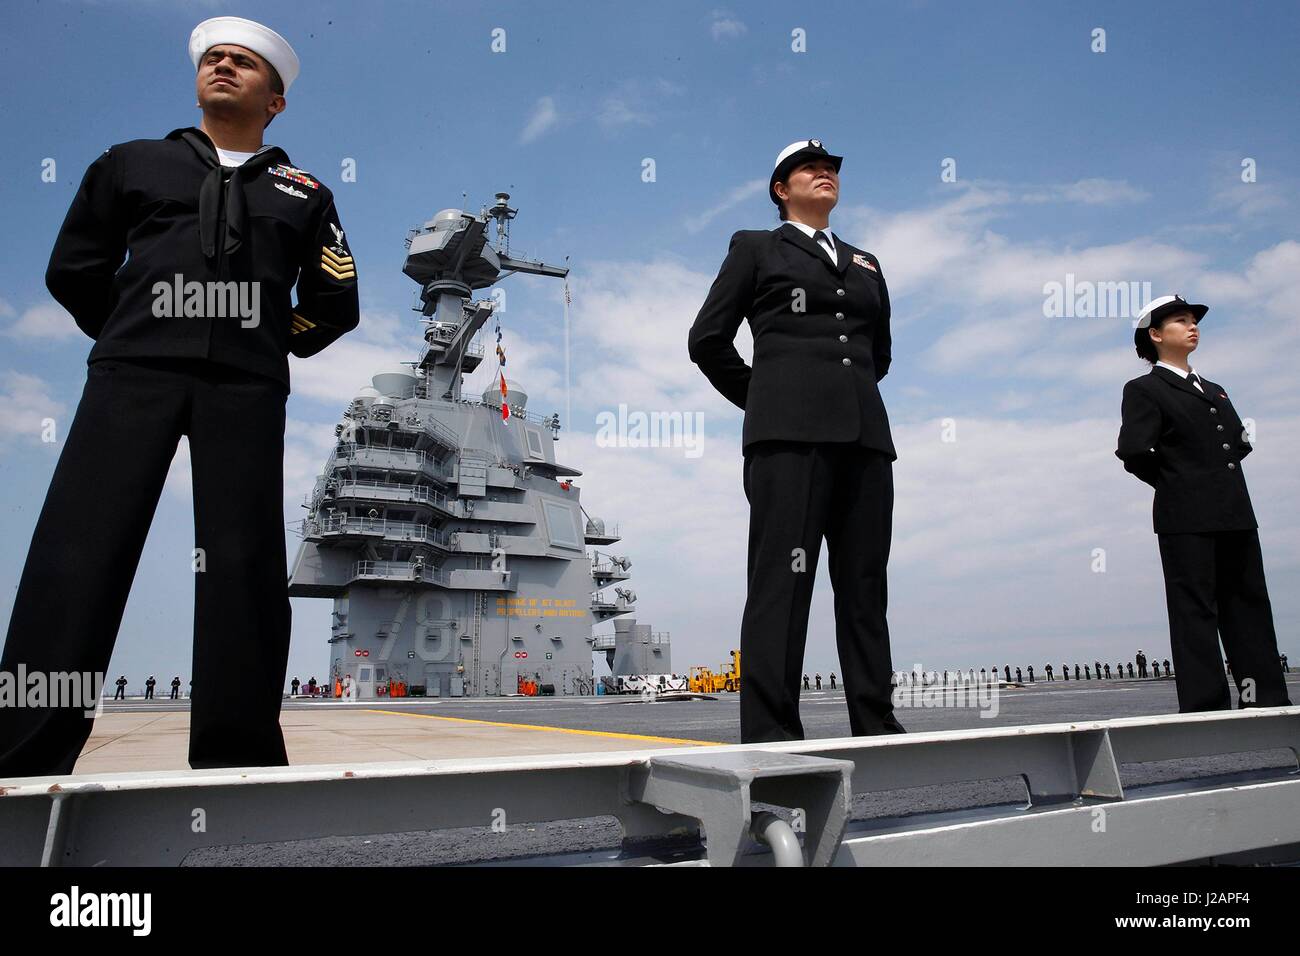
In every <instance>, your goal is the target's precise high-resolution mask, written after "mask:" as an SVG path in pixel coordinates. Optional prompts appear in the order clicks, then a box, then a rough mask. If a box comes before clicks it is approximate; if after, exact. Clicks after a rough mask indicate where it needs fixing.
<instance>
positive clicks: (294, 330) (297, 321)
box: [289, 312, 316, 335]
mask: <svg viewBox="0 0 1300 956" xmlns="http://www.w3.org/2000/svg"><path fill="white" fill-rule="evenodd" d="M314 328H316V323H315V322H313V321H311V320H310V319H304V318H303V317H302V316H301V315H299V314H298V313H297V312H295V313H294V314H293V320H292V323H291V324H290V326H289V334H290V335H297V334H298V333H299V332H306V331H307V330H308V329H314Z"/></svg>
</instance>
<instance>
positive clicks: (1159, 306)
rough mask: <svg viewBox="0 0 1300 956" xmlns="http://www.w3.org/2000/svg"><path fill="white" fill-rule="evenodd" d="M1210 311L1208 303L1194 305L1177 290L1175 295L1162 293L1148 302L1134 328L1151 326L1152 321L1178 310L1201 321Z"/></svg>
mask: <svg viewBox="0 0 1300 956" xmlns="http://www.w3.org/2000/svg"><path fill="white" fill-rule="evenodd" d="M1209 311H1210V307H1209V306H1208V305H1193V304H1192V303H1190V302H1188V301H1187V300H1186V299H1184V298H1183V297H1182V296H1181V295H1179V294H1178V293H1177V292H1175V293H1174V294H1173V295H1162V296H1161V297H1160V298H1158V299H1152V300H1151V301H1150V302H1148V303H1147V307H1146V308H1145V309H1143V310H1142V312H1141V313H1140V314H1139V315H1138V319H1137V325H1136V326H1134V328H1138V329H1146V328H1150V327H1151V323H1152V322H1158V321H1159V320H1161V319H1163V318H1164V317H1165V316H1166V315H1173V314H1175V313H1177V312H1190V313H1192V315H1194V316H1196V321H1197V322H1199V321H1201V319H1203V318H1205V313H1206V312H1209Z"/></svg>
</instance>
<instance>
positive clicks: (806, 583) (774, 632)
mask: <svg viewBox="0 0 1300 956" xmlns="http://www.w3.org/2000/svg"><path fill="white" fill-rule="evenodd" d="M744 485H745V496H746V497H747V498H748V499H749V505H750V518H749V562H748V595H747V597H746V600H745V612H744V617H743V619H742V621H741V629H740V654H741V669H742V674H743V677H742V681H741V692H740V740H741V743H757V742H760V741H776V740H802V739H803V737H804V732H803V723H802V722H801V721H800V719H799V689H800V686H801V682H802V671H803V658H804V645H805V643H806V641H807V636H808V609H809V607H810V606H811V604H812V592H813V583H814V578H815V577H816V573H817V563H818V559H819V557H820V554H821V541H822V537H823V536H825V538H826V545H827V550H828V553H829V563H830V567H829V570H830V578H831V585H832V587H833V588H834V591H835V641H836V645H837V648H838V650H839V659H840V671H841V674H842V675H843V678H844V680H843V683H844V694H845V698H846V700H847V702H848V708H849V727H850V730H851V732H852V734H853V735H854V736H864V735H869V734H883V733H902V732H903V727H902V725H901V724H899V722H898V720H897V719H896V718H895V716H894V711H893V701H892V699H891V694H892V692H893V680H892V678H893V672H894V668H893V664H892V661H891V659H890V653H889V627H888V624H887V623H886V620H885V606H886V598H887V588H886V576H885V566H886V564H887V563H888V560H889V544H890V536H891V533H892V529H893V511H894V478H893V462H892V461H891V460H890V459H889V458H888V456H886V455H884V454H883V453H881V452H879V451H876V450H874V449H871V448H866V447H862V446H860V445H858V444H856V443H853V442H798V441H775V440H769V441H759V442H754V443H753V444H752V445H750V447H749V449H748V450H747V451H746V454H745V473H744Z"/></svg>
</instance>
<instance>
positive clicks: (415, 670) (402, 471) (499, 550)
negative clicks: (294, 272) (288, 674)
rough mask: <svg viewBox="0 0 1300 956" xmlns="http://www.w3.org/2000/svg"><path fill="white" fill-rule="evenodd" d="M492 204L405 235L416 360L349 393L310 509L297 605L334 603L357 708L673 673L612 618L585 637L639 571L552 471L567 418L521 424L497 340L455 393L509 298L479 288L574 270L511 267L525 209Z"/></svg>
mask: <svg viewBox="0 0 1300 956" xmlns="http://www.w3.org/2000/svg"><path fill="white" fill-rule="evenodd" d="M496 199H497V201H496V204H495V205H494V206H492V207H490V208H486V209H484V210H483V211H482V212H481V213H480V214H479V215H478V216H474V215H472V214H469V213H466V212H463V211H461V210H459V209H444V210H443V211H441V212H439V213H438V214H437V215H436V216H434V218H433V219H432V220H430V221H429V222H427V223H425V224H424V226H423V227H422V228H419V229H416V230H414V231H413V232H412V233H411V235H410V236H409V237H408V239H407V246H408V253H407V257H406V262H405V265H404V266H403V269H402V271H403V272H404V273H405V274H406V275H407V276H409V277H410V278H411V279H413V280H415V281H416V282H417V283H418V284H419V285H420V306H419V311H420V312H421V314H422V316H423V319H422V321H423V323H424V325H425V330H424V348H423V351H422V353H421V355H420V357H419V359H418V361H415V362H409V363H401V364H398V365H396V366H394V367H392V368H389V369H386V370H383V371H380V372H378V373H377V374H375V375H374V376H373V378H372V380H371V384H370V385H367V386H365V387H363V388H361V389H360V390H359V391H358V392H357V394H356V397H355V398H354V399H353V400H352V402H351V404H350V405H349V406H348V408H347V410H346V411H345V412H344V415H343V418H342V421H340V422H339V424H338V425H337V426H336V428H335V434H336V436H337V442H336V444H335V447H334V450H333V452H332V454H331V455H330V457H329V460H328V461H327V462H326V464H325V468H324V471H323V472H322V473H321V475H320V476H319V477H318V478H317V480H316V484H315V487H314V488H313V489H312V491H311V493H310V494H308V495H307V497H306V500H305V501H304V503H303V504H304V507H305V508H306V509H307V517H306V518H305V519H303V521H302V525H301V534H302V538H303V540H302V545H301V547H300V548H299V551H298V555H297V557H296V559H295V561H294V566H293V571H292V574H291V576H290V580H289V594H290V595H291V596H294V597H328V598H332V599H333V601H334V611H333V621H332V625H331V634H330V637H329V643H330V675H331V676H330V681H331V685H332V684H333V681H334V679H335V678H338V679H340V680H341V679H342V678H343V677H344V676H345V675H350V676H351V678H352V683H353V686H354V687H355V692H356V694H357V696H359V697H374V696H376V695H381V694H384V693H386V692H387V691H388V689H389V687H390V686H393V685H396V684H403V685H406V687H407V688H408V690H409V692H411V693H414V694H421V693H422V694H424V695H425V696H444V697H445V696H451V697H458V696H495V695H507V694H516V693H519V692H520V691H521V688H522V689H523V690H525V691H527V692H536V693H540V694H552V693H553V694H555V695H560V696H562V695H572V694H590V693H592V692H593V691H594V678H593V660H592V654H593V650H594V651H596V652H597V653H604V654H606V655H607V656H608V657H609V659H610V660H611V661H613V660H614V659H615V658H617V659H619V660H620V661H621V660H629V661H636V662H637V663H638V664H639V665H640V666H649V665H648V664H647V662H650V663H652V664H653V665H654V667H655V668H656V670H655V671H654V672H655V673H660V674H663V673H668V672H669V671H670V670H671V662H670V646H669V642H668V639H667V637H666V635H661V634H653V633H651V632H650V629H649V626H648V625H639V626H637V625H635V624H634V622H633V621H631V620H630V619H622V620H618V621H615V622H614V623H615V624H616V629H615V630H616V633H615V635H613V641H612V642H611V641H610V640H609V638H608V637H605V638H602V639H601V642H600V643H599V644H597V643H596V641H597V639H596V638H595V637H594V636H593V634H592V628H593V626H595V625H597V624H600V623H601V622H603V621H606V620H610V619H613V618H618V617H620V616H622V615H626V614H629V613H631V612H632V611H633V610H635V601H636V595H635V593H634V592H632V591H631V590H630V589H628V588H626V587H625V586H624V584H625V582H626V581H627V580H628V578H629V577H630V573H629V570H628V569H629V567H630V564H631V562H630V561H628V559H627V558H626V557H624V556H620V555H614V554H609V553H605V552H601V551H599V550H595V551H593V553H592V554H588V551H587V548H588V546H593V547H595V548H601V547H606V546H609V545H612V544H614V543H615V542H617V541H618V540H619V536H618V532H617V529H616V528H611V529H607V528H606V527H605V524H604V522H603V521H601V520H600V519H599V518H592V517H589V516H587V514H586V512H585V510H584V509H583V508H582V504H581V501H580V489H579V488H578V486H577V485H576V484H574V482H573V480H572V479H574V478H576V477H578V476H579V475H581V472H580V471H579V470H578V469H576V468H572V467H569V466H568V465H565V464H561V463H560V462H559V461H558V460H557V458H556V441H557V440H558V438H559V430H560V421H559V416H558V415H556V414H552V415H550V416H549V417H541V416H538V415H537V414H535V413H533V412H531V411H529V409H528V407H527V406H528V396H527V394H526V392H525V391H524V390H523V389H522V388H521V387H520V386H519V384H518V383H517V382H515V381H514V380H511V379H508V378H504V374H505V367H504V352H503V351H501V347H500V342H499V333H498V345H497V351H496V355H495V356H494V361H496V362H497V363H498V364H499V365H500V369H499V374H498V376H497V377H496V379H495V380H494V381H493V383H492V384H491V385H490V386H489V387H488V388H487V389H486V390H484V392H483V394H482V395H479V396H476V397H474V398H466V397H464V396H462V394H461V386H462V378H463V376H464V375H466V374H468V373H470V372H472V371H474V369H475V368H477V367H478V366H479V364H480V363H481V362H482V361H483V357H484V350H483V347H482V346H481V345H479V344H477V343H475V341H474V336H475V333H477V332H478V330H479V329H480V328H482V326H483V324H484V323H485V322H486V321H487V320H488V319H489V318H490V317H492V315H493V312H494V310H496V309H497V308H498V307H499V303H500V302H501V301H502V297H501V296H500V295H499V293H498V294H497V295H494V296H492V297H489V298H487V299H482V300H477V301H475V300H474V299H473V293H474V290H478V289H486V288H488V287H490V286H493V285H495V284H496V283H497V282H498V281H499V279H501V278H502V277H504V276H507V275H511V274H514V273H527V274H532V275H542V276H553V277H559V278H563V277H564V276H566V275H567V274H568V269H567V268H564V267H559V266H553V265H547V264H546V263H543V262H537V261H530V260H526V259H516V258H512V257H511V256H510V254H509V224H510V220H511V219H513V218H514V216H515V214H516V212H517V210H515V209H511V208H510V207H509V205H508V200H509V196H508V195H507V194H505V193H498V194H497V197H496ZM492 221H495V223H496V230H497V239H496V244H495V247H494V245H493V243H492V242H490V241H489V238H488V228H489V225H490V223H491V222H492ZM503 386H504V387H503ZM503 393H504V394H503ZM503 403H504V408H503ZM584 519H585V520H584ZM610 590H612V591H613V595H609V594H608V592H609V591H610ZM611 643H614V644H617V645H618V646H619V647H620V648H622V649H623V650H625V651H627V653H619V654H613V653H611V651H612V650H613V649H612V648H611ZM642 644H644V645H646V646H645V647H644V648H642V647H640V645H642ZM623 645H626V647H625V648H624V647H623ZM643 673H644V671H643Z"/></svg>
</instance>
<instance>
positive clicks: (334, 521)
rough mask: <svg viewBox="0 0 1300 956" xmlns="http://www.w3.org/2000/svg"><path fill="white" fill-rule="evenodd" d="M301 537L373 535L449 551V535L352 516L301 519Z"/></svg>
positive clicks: (404, 523) (415, 525)
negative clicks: (435, 546) (438, 547)
mask: <svg viewBox="0 0 1300 956" xmlns="http://www.w3.org/2000/svg"><path fill="white" fill-rule="evenodd" d="M301 534H302V536H303V537H315V536H318V535H346V534H372V535H376V536H379V537H383V538H388V539H390V540H395V541H417V542H420V543H422V544H432V545H437V546H440V547H443V548H446V549H448V550H450V549H451V547H452V545H451V540H450V535H449V534H448V532H446V531H444V530H443V529H441V528H433V527H430V526H429V525H427V524H422V523H418V522H414V521H390V520H388V519H387V518H358V517H357V516H355V515H340V514H334V515H326V516H324V517H318V518H303V519H302V530H301Z"/></svg>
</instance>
